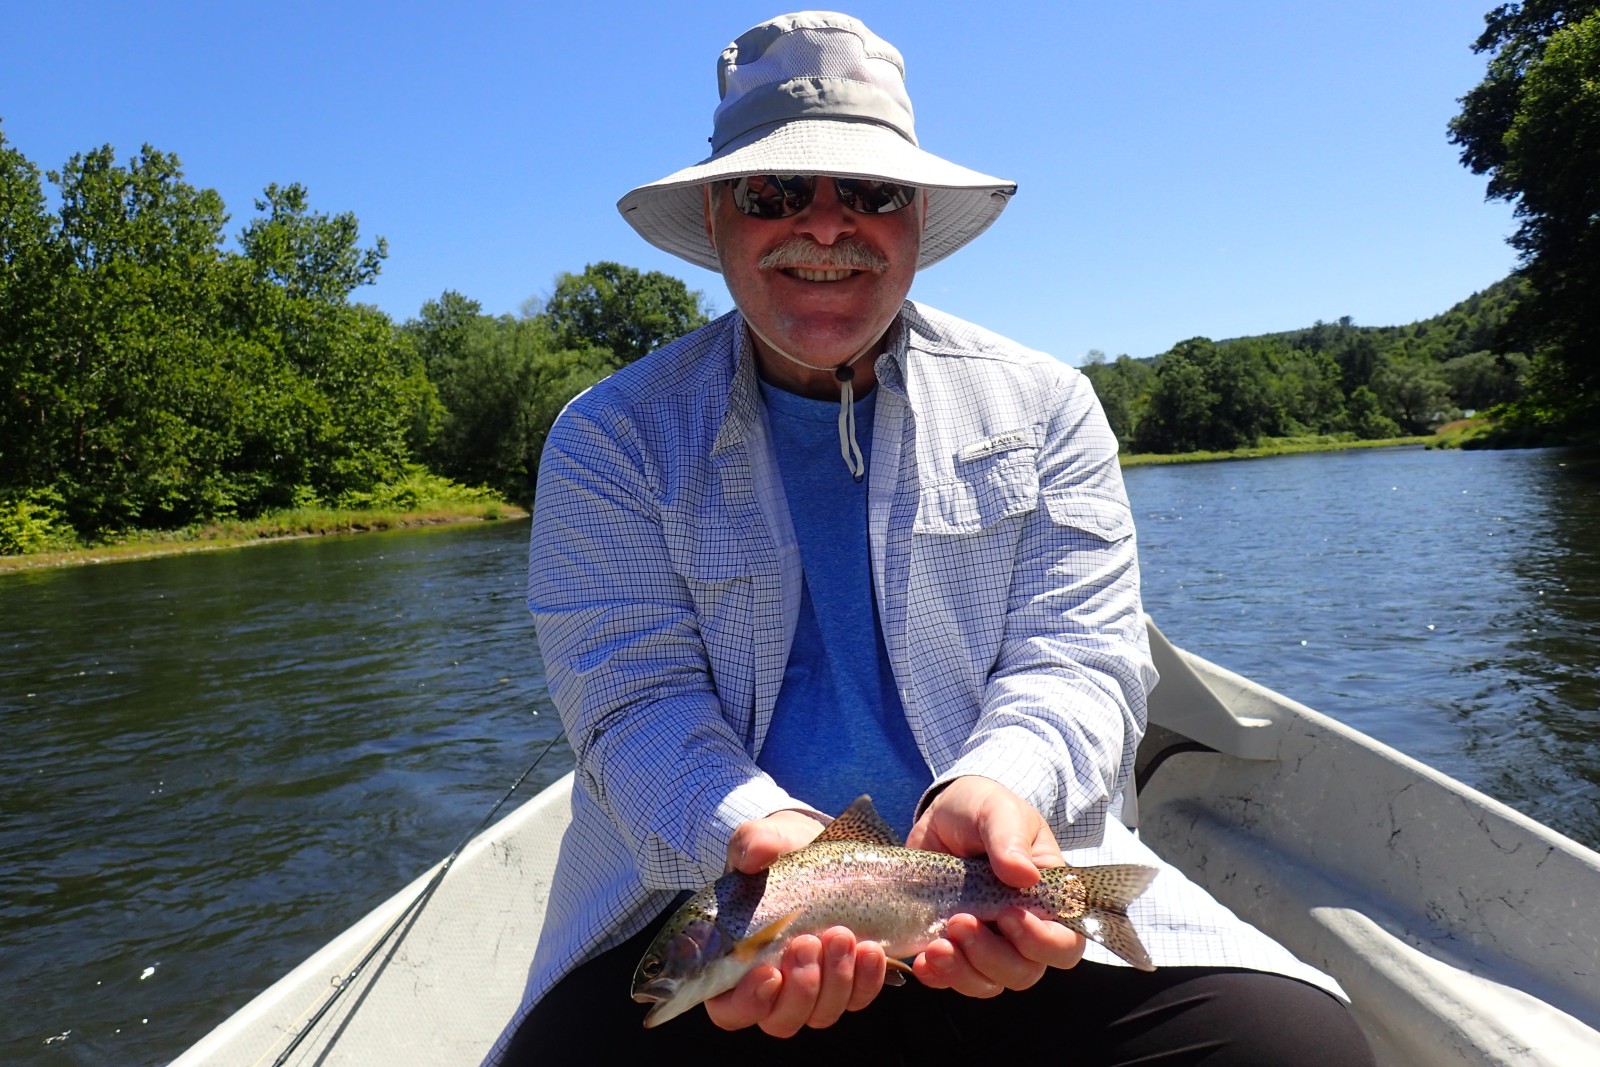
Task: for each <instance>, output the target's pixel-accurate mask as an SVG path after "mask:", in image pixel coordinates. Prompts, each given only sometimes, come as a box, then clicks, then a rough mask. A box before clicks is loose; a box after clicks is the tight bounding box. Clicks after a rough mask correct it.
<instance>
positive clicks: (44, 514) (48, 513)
mask: <svg viewBox="0 0 1600 1067" xmlns="http://www.w3.org/2000/svg"><path fill="white" fill-rule="evenodd" d="M60 503H61V501H60V498H59V497H57V496H56V495H55V494H54V493H52V492H50V491H48V490H33V491H31V492H27V493H24V494H22V495H20V496H16V497H11V498H6V497H0V556H23V555H28V554H29V553H33V552H48V551H50V550H52V549H63V548H70V547H72V546H73V544H74V543H75V540H76V539H75V538H74V537H73V534H72V530H71V528H70V527H68V526H66V525H65V523H64V522H63V521H62V520H63V518H64V516H63V515H62V514H61V511H60V509H59V507H58V506H57V505H59V504H60Z"/></svg>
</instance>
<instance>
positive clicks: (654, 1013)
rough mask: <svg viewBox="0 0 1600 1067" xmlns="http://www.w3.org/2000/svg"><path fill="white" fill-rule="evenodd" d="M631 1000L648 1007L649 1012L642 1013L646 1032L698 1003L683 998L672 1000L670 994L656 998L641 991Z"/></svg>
mask: <svg viewBox="0 0 1600 1067" xmlns="http://www.w3.org/2000/svg"><path fill="white" fill-rule="evenodd" d="M633 999H634V1000H637V1001H638V1002H639V1003H641V1004H649V1005H650V1010H649V1011H647V1012H645V1013H644V1025H645V1029H647V1030H648V1029H650V1028H652V1027H656V1026H660V1025H661V1024H662V1023H664V1022H666V1021H667V1020H669V1019H676V1018H677V1017H678V1016H680V1015H682V1014H683V1013H684V1012H686V1011H688V1010H689V1009H690V1008H692V1007H694V1006H695V1004H697V1003H699V1001H696V1000H692V999H689V998H685V997H679V998H677V999H676V1000H674V999H673V998H672V996H671V995H670V993H669V994H667V995H665V996H656V995H655V994H651V993H646V992H644V991H643V990H641V991H639V992H638V993H635V994H634V995H633Z"/></svg>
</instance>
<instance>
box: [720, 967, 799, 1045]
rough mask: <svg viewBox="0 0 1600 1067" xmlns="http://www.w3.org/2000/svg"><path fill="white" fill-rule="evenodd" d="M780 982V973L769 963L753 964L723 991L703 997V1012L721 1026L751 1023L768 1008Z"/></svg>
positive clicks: (730, 1027) (731, 1027)
mask: <svg viewBox="0 0 1600 1067" xmlns="http://www.w3.org/2000/svg"><path fill="white" fill-rule="evenodd" d="M782 986H783V975H782V973H781V972H780V971H779V970H778V968H776V967H774V966H772V965H771V964H766V963H762V964H757V965H756V966H755V967H754V968H752V969H751V971H750V973H749V974H746V975H745V976H744V977H743V978H741V979H740V980H739V984H738V985H736V986H734V987H733V988H732V989H730V990H728V991H727V992H726V993H719V994H718V995H717V996H714V997H712V998H711V999H710V1000H708V1001H706V1014H707V1015H709V1016H711V1021H712V1023H714V1024H715V1025H716V1026H718V1027H719V1028H721V1029H723V1030H743V1029H744V1028H745V1027H747V1026H754V1025H755V1024H756V1023H758V1022H760V1021H761V1020H762V1019H764V1018H766V1017H767V1015H768V1014H769V1013H770V1012H771V1011H772V1005H773V1003H774V1002H775V1001H776V1000H777V999H778V990H779V989H781V988H782Z"/></svg>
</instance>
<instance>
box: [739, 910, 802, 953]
mask: <svg viewBox="0 0 1600 1067" xmlns="http://www.w3.org/2000/svg"><path fill="white" fill-rule="evenodd" d="M800 911H801V909H799V908H796V909H795V910H794V911H791V912H790V913H789V914H787V915H784V916H781V917H780V918H777V919H774V920H772V921H771V922H769V923H768V924H767V925H765V926H763V927H762V928H761V929H759V930H757V931H756V932H755V933H753V934H750V935H748V936H747V937H742V938H740V939H739V940H738V941H735V942H734V943H733V951H732V952H730V953H729V955H731V956H732V957H733V958H734V959H736V960H738V961H739V962H741V963H746V962H749V963H753V962H755V959H756V957H757V956H760V955H761V953H762V952H764V951H765V950H766V948H767V946H769V945H771V944H772V943H773V942H774V941H776V940H778V938H780V937H782V936H783V932H784V931H785V930H787V929H788V928H789V924H790V923H792V922H794V921H795V920H796V919H798V918H800Z"/></svg>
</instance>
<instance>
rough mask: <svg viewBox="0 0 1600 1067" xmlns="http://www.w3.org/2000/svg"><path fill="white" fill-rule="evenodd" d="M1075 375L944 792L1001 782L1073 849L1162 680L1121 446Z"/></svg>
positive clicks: (1050, 425) (1057, 408)
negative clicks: (1149, 630)
mask: <svg viewBox="0 0 1600 1067" xmlns="http://www.w3.org/2000/svg"><path fill="white" fill-rule="evenodd" d="M1063 375H1064V376H1063V379H1062V381H1061V382H1060V389H1059V390H1058V391H1057V393H1056V395H1055V396H1054V397H1052V399H1051V402H1050V405H1049V408H1048V410H1050V411H1051V412H1052V414H1051V416H1050V418H1049V420H1048V422H1047V424H1046V429H1045V434H1044V439H1043V442H1042V444H1041V446H1040V448H1039V452H1038V456H1037V471H1038V479H1039V506H1038V507H1036V508H1035V509H1033V510H1032V511H1031V512H1029V513H1028V514H1026V515H1025V516H1024V517H1023V519H1022V521H1023V523H1024V527H1023V530H1022V533H1021V536H1020V538H1019V539H1018V540H1017V543H1016V548H1015V552H1014V556H1013V560H1012V576H1011V581H1010V586H1009V591H1008V594H1007V603H1006V616H1005V623H1004V630H1003V634H1002V638H1001V642H1000V651H999V655H998V657H997V658H996V661H995V663H994V666H993V668H992V670H991V671H990V673H989V676H988V680H987V683H986V685H985V686H984V689H983V697H982V707H981V710H980V713H979V717H978V720H977V722H976V724H975V725H974V726H973V728H972V730H971V732H970V734H969V735H968V737H967V739H966V742H965V745H964V746H963V748H962V752H961V755H960V756H959V758H958V759H957V760H956V762H955V763H954V765H953V766H951V767H950V768H948V769H947V770H946V771H945V772H944V773H943V774H941V775H939V777H938V779H937V780H936V781H935V783H934V789H937V788H938V787H939V786H941V785H943V784H945V783H947V782H949V781H951V780H953V779H955V778H957V777H960V776H962V775H968V774H976V775H982V776H984V777H987V778H992V779H994V780H996V781H998V782H1000V783H1001V784H1002V785H1005V786H1006V787H1007V788H1009V789H1010V790H1012V791H1013V792H1015V793H1017V794H1018V795H1019V796H1022V797H1024V798H1025V799H1027V800H1028V801H1029V802H1030V803H1032V804H1033V805H1034V807H1035V808H1037V809H1038V810H1039V811H1040V812H1041V813H1043V814H1044V815H1045V816H1046V818H1047V819H1048V820H1049V821H1050V823H1051V826H1052V828H1053V830H1054V831H1055V834H1056V837H1057V840H1058V841H1059V842H1060V843H1061V844H1062V846H1063V847H1070V846H1075V845H1083V844H1093V843H1097V842H1098V841H1099V839H1100V837H1101V834H1102V833H1103V828H1104V824H1105V819H1106V818H1107V817H1108V815H1109V814H1110V809H1111V800H1112V798H1113V797H1115V796H1116V795H1118V793H1119V792H1120V790H1121V789H1122V788H1123V784H1124V782H1125V780H1126V778H1127V775H1128V774H1129V773H1130V771H1131V769H1132V766H1133V758H1134V753H1135V751H1136V749H1137V746H1138V743H1139V739H1140V737H1142V736H1143V734H1144V729H1145V723H1146V715H1147V696H1148V693H1149V690H1150V689H1151V688H1152V687H1153V686H1154V685H1155V682H1156V673H1155V669H1154V667H1153V666H1152V665H1151V662H1150V655H1149V645H1148V637H1147V636H1146V631H1145V623H1144V613H1143V608H1142V606H1141V603H1140V597H1139V569H1138V553H1137V544H1136V540H1135V536H1134V527H1133V516H1132V511H1131V509H1130V508H1129V505H1128V500H1127V496H1126V493H1125V491H1124V489H1123V486H1122V476H1121V472H1120V469H1119V467H1118V465H1117V443H1116V438H1115V436H1114V435H1113V434H1112V433H1111V430H1110V427H1109V426H1108V425H1107V423H1106V419H1105V415H1104V413H1103V412H1102V410H1101V408H1100V404H1099V401H1098V400H1097V399H1096V397H1095V395H1094V392H1093V388H1092V386H1091V385H1090V384H1089V382H1088V380H1087V379H1085V378H1083V376H1082V375H1079V374H1076V373H1075V372H1071V371H1069V370H1066V369H1065V368H1063ZM930 795H931V791H930Z"/></svg>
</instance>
